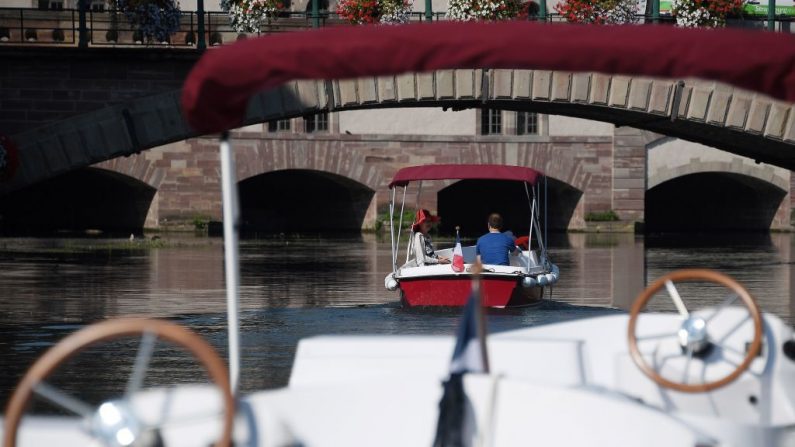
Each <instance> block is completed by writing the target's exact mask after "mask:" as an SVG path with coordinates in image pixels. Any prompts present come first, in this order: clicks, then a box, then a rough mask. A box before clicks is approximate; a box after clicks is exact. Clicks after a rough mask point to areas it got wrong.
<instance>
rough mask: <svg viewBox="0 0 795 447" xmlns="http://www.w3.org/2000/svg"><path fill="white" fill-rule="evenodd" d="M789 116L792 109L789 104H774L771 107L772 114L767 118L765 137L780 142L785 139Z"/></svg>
mask: <svg viewBox="0 0 795 447" xmlns="http://www.w3.org/2000/svg"><path fill="white" fill-rule="evenodd" d="M789 115H790V108H789V107H788V106H787V104H784V103H780V102H775V103H772V104H771V105H770V113H769V114H768V116H767V123H766V124H765V132H764V135H765V136H766V137H770V138H776V139H779V140H780V139H783V138H784V130H785V129H786V125H787V120H788V119H789Z"/></svg>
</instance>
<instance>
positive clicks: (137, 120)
mask: <svg viewBox="0 0 795 447" xmlns="http://www.w3.org/2000/svg"><path fill="white" fill-rule="evenodd" d="M179 93H180V92H179V91H172V92H167V93H161V94H158V95H153V96H148V97H144V98H139V99H135V100H133V101H130V102H128V103H123V104H116V105H114V106H111V107H108V108H105V109H101V110H96V111H93V112H89V113H86V114H82V115H77V116H74V117H72V118H68V119H65V120H62V121H59V122H56V123H52V124H49V125H47V126H43V127H40V128H38V129H36V130H35V131H34V130H32V131H26V132H23V133H21V134H17V135H14V139H15V140H16V141H17V143H18V145H19V147H20V156H21V158H22V159H21V164H22V165H23V166H24V167H23V168H22V169H20V170H19V172H18V174H17V176H16V177H15V178H14V179H13V180H12V181H10V182H5V183H3V184H0V193H3V192H7V191H11V190H14V189H19V188H21V187H24V186H25V185H28V184H32V183H34V182H36V181H39V180H42V179H45V178H48V177H51V176H53V175H57V174H59V173H62V172H66V171H68V170H71V169H75V168H78V167H82V166H88V165H92V164H95V163H98V162H101V161H104V160H109V159H112V158H115V157H118V156H120V155H128V154H132V153H138V152H140V151H142V150H146V149H149V148H152V147H156V146H161V145H164V144H167V143H170V142H175V141H181V140H184V139H186V138H190V137H193V136H195V133H194V132H193V131H192V130H191V129H190V128H188V126H187V124H186V123H185V121H184V119H183V118H182V115H181V111H180V109H179ZM675 99H676V101H675ZM675 103H676V104H679V107H678V109H677V110H673V108H674V104H675ZM389 107H442V108H444V107H450V108H471V107H494V108H502V109H506V110H523V111H534V112H539V113H546V114H558V115H568V116H573V117H579V118H586V119H593V120H599V121H605V122H611V123H614V124H616V125H619V126H630V127H635V128H639V129H644V130H649V131H652V132H658V133H662V134H666V135H672V136H676V137H678V138H682V139H686V140H690V141H696V142H700V143H703V144H708V145H710V146H713V147H720V148H722V149H723V150H726V151H729V152H732V153H735V154H740V155H744V156H747V157H749V158H752V159H755V160H760V161H763V162H765V163H770V164H775V165H778V166H782V167H787V168H793V167H795V157H792V156H790V154H791V153H793V150H794V149H795V113H794V112H793V106H792V105H790V104H784V103H781V102H778V101H773V100H771V99H769V98H765V97H763V96H760V95H756V94H753V93H749V92H744V91H742V90H739V89H734V88H731V87H727V86H724V85H720V84H716V83H714V82H701V81H687V83H685V84H684V85H681V84H680V83H678V82H675V81H673V80H659V79H648V78H638V77H628V76H618V75H614V76H611V75H604V74H597V73H574V74H573V73H566V72H557V71H545V70H439V71H436V72H432V73H416V74H405V75H398V76H385V77H378V78H364V79H355V80H334V81H293V82H289V83H287V84H285V85H283V86H282V87H280V88H277V89H274V90H270V91H267V92H264V93H262V94H260V95H257V96H255V97H254V98H252V100H251V101H250V106H249V109H248V114H247V116H246V119H245V122H244V124H254V123H261V122H265V121H271V120H276V119H283V118H292V117H298V116H306V115H311V114H315V113H318V112H322V111H338V110H353V109H371V108H389ZM76 142H80V144H76Z"/></svg>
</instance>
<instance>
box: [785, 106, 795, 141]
mask: <svg viewBox="0 0 795 447" xmlns="http://www.w3.org/2000/svg"><path fill="white" fill-rule="evenodd" d="M788 110H789V116H788V117H787V123H786V124H785V125H784V141H787V142H795V105H793V106H790V107H789V108H788Z"/></svg>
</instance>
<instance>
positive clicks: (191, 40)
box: [185, 31, 196, 45]
mask: <svg viewBox="0 0 795 447" xmlns="http://www.w3.org/2000/svg"><path fill="white" fill-rule="evenodd" d="M185 45H196V33H194V32H193V31H188V32H187V33H185Z"/></svg>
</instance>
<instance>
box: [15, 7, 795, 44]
mask: <svg viewBox="0 0 795 447" xmlns="http://www.w3.org/2000/svg"><path fill="white" fill-rule="evenodd" d="M85 14H86V15H85V23H86V25H85V34H84V36H85V37H84V40H85V42H84V46H89V47H113V46H122V47H125V46H129V47H135V46H147V47H152V46H168V47H173V48H184V49H194V48H196V47H197V45H198V43H199V40H200V39H199V37H200V36H199V14H198V13H197V12H196V11H182V15H181V17H180V26H179V30H178V31H177V32H176V33H174V34H172V35H171V36H169V38H168V39H166V40H165V41H162V42H157V41H147V39H145V38H144V37H143V36H142V35H141V34H140V33H139V32H138V31H137V30H136V29H135V27H134V26H133V25H131V24H130V23H129V22H128V21H127V19H126V18H125V17H124V14H123V13H121V12H119V11H114V10H89V11H86V12H85ZM530 19H531V20H540V19H539V18H538V17H531V18H530ZM439 20H446V18H445V13H444V12H434V13H432V14H431V21H439ZM545 20H547V21H550V22H563V21H565V20H564V19H563V17H561V16H560V15H558V14H548V15H547V17H545ZM640 20H641V21H642V22H644V23H662V24H673V23H674V20H673V18H672V17H671V16H670V15H668V16H666V15H662V16H659V17H656V18H652V17H650V16H642V17H640ZM410 21H411V22H425V21H427V19H426V13H425V12H413V13H411V15H410ZM793 21H795V17H789V16H776V17H775V20H774V22H773V25H774V26H773V27H772V28H774V29H775V30H776V31H779V32H786V33H792V32H793V26H792V23H793ZM80 22H81V21H80V12H79V11H78V10H75V9H62V10H39V9H35V8H0V46H6V45H8V46H12V45H25V46H28V45H37V46H76V45H79V44H80V29H81V27H80ZM346 23H347V22H346V21H345V20H343V19H341V18H340V17H339V16H338V15H337V14H336V13H334V12H329V11H321V12H320V13H319V14H318V16H317V17H315V16H313V15H312V13H311V12H308V11H307V12H303V11H285V12H282V13H280V14H279V15H278V16H277V17H274V18H272V19H270V20H268V21H267V22H266V23H263V24H262V27H261V29H260V31H259V32H257V33H238V32H236V31H234V30H233V29H232V27H231V26H230V24H229V17H228V15H227V14H226V13H224V12H204V33H205V34H204V42H206V45H208V46H214V45H222V44H226V43H231V42H234V41H235V40H239V39H243V38H247V37H250V36H257V35H261V34H273V33H282V32H291V31H299V30H304V29H307V28H311V27H314V26H320V27H329V26H341V25H345V24H346ZM769 25H770V22H769V21H768V18H767V17H766V16H746V17H743V18H741V19H732V20H729V21H728V24H727V26H729V27H739V28H760V29H762V28H766V29H767V28H770V26H769Z"/></svg>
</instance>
